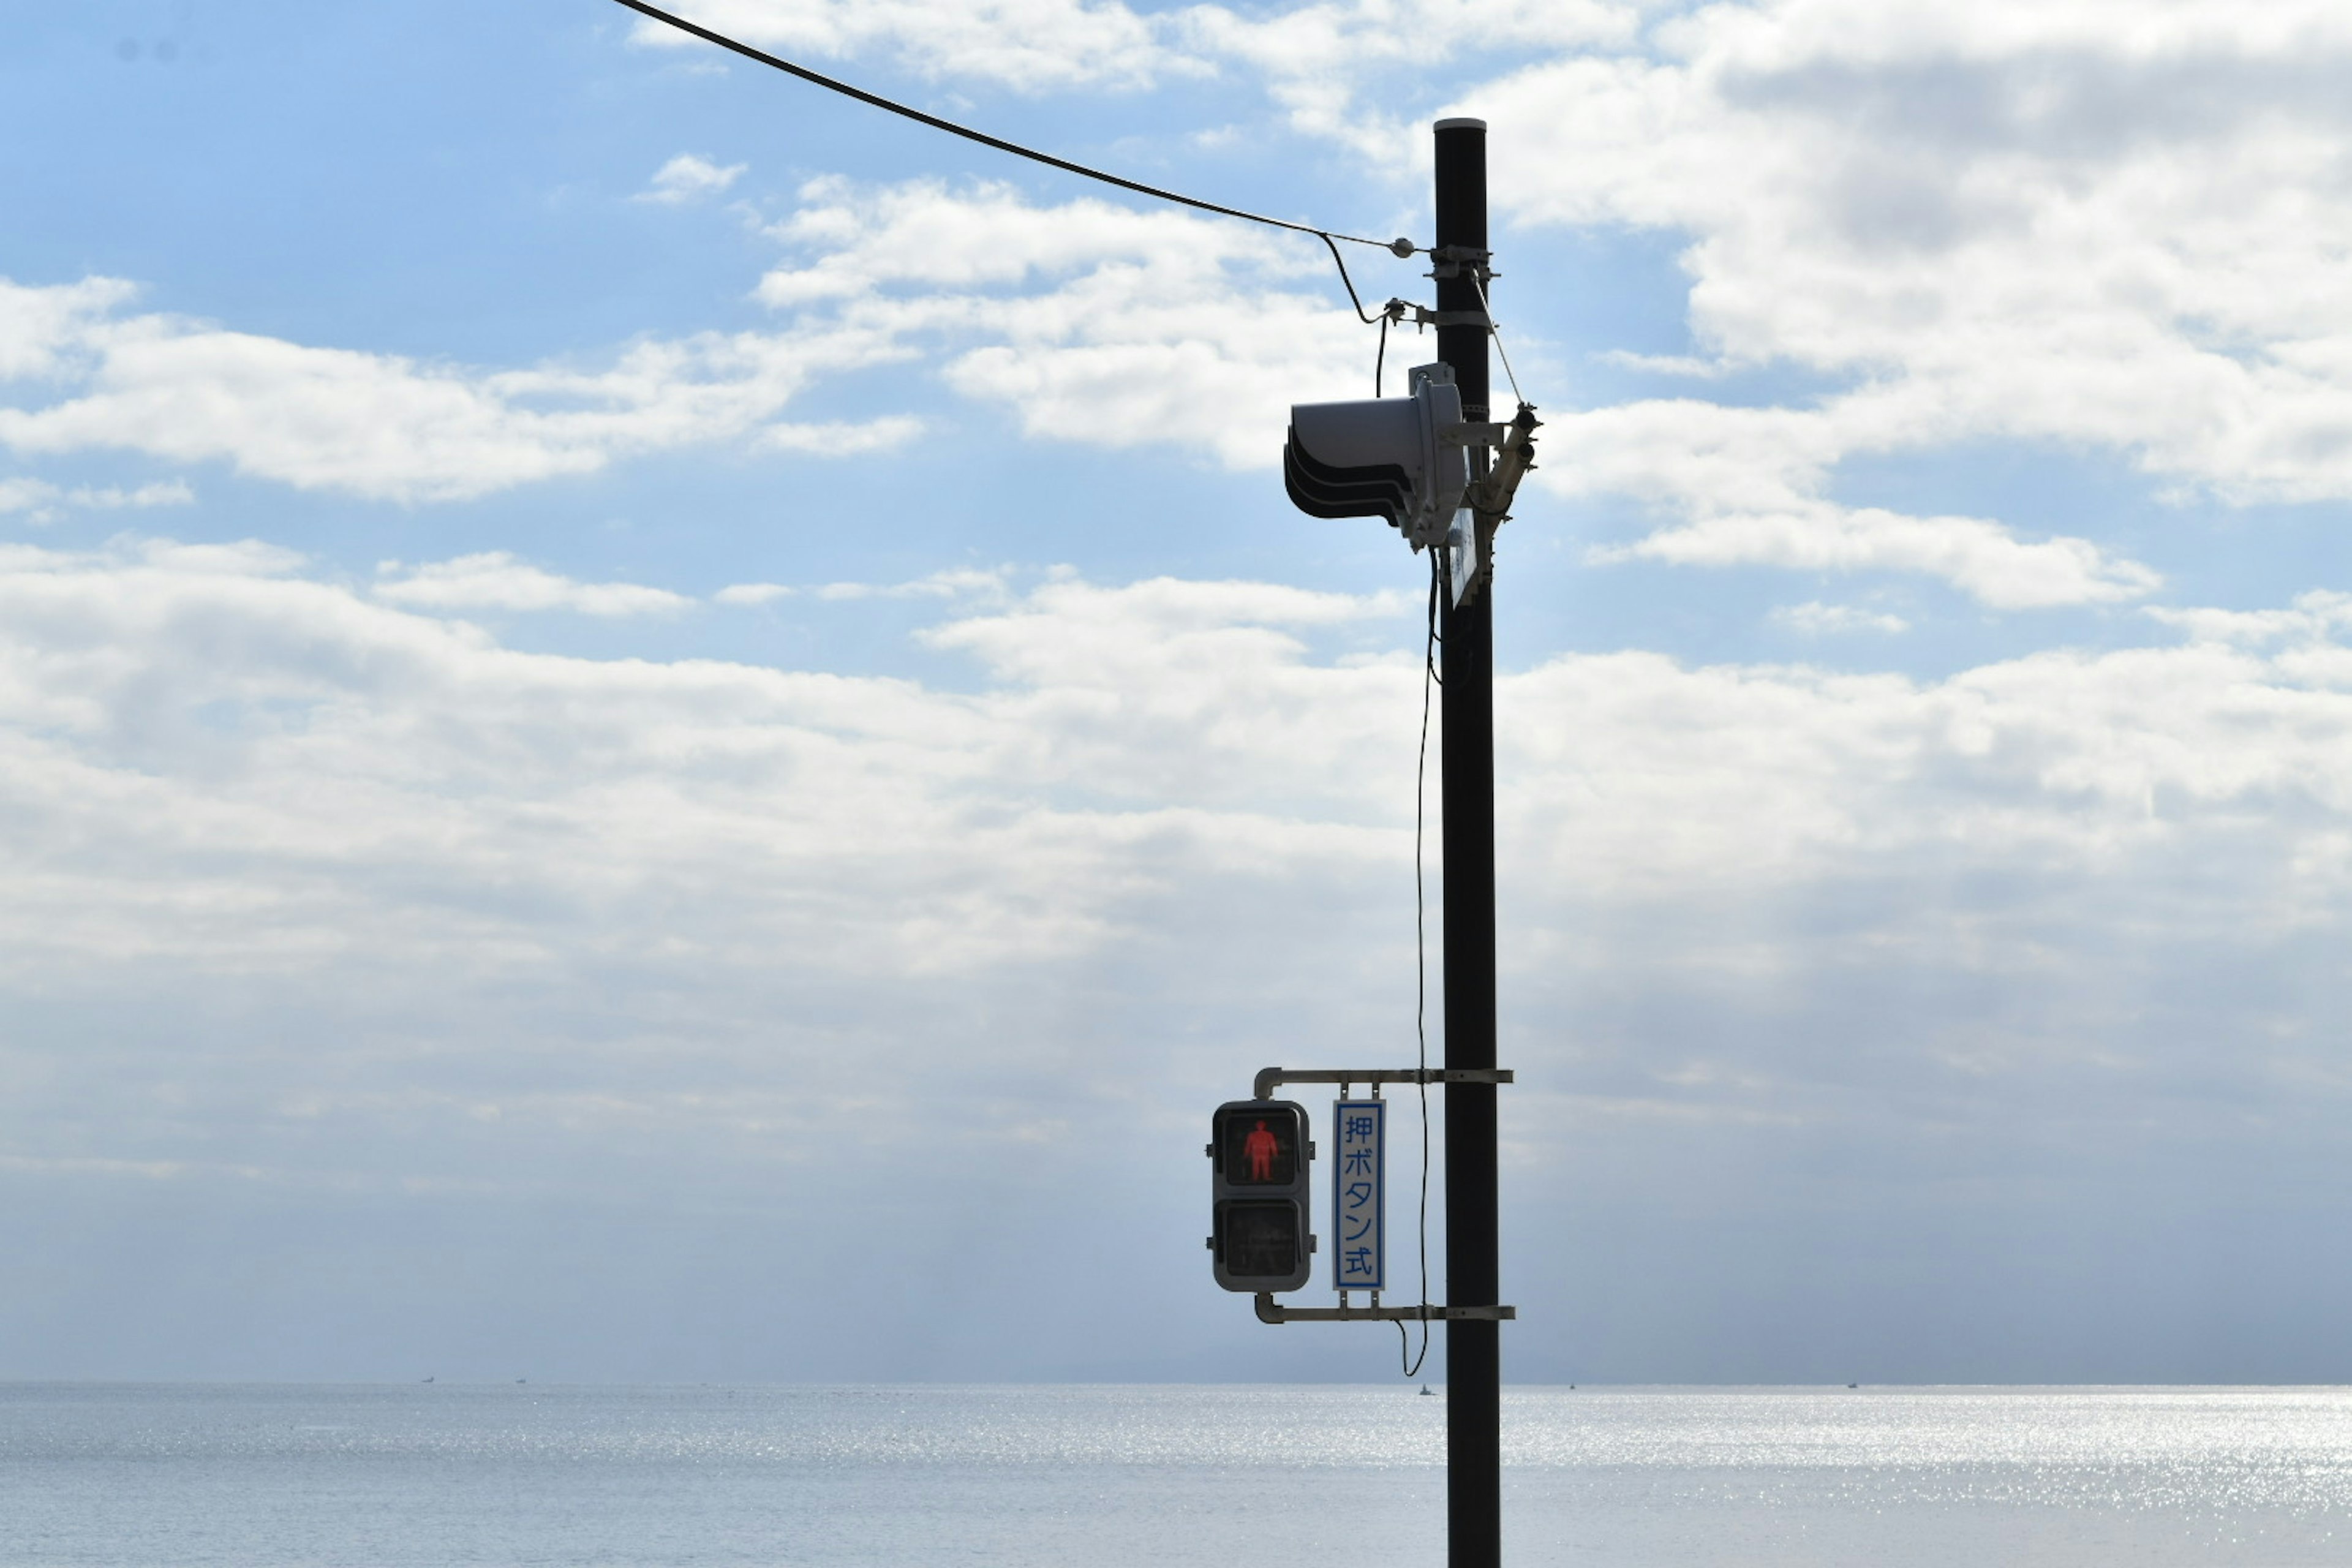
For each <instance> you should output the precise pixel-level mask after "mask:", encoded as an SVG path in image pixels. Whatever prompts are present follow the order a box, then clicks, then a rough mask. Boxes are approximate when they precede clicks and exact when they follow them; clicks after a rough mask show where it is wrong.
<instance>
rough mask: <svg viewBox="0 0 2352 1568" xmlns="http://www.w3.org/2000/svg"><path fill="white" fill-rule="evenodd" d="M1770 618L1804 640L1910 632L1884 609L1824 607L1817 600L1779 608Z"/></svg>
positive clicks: (1906, 622) (1846, 606) (1900, 620)
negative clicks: (1873, 633)
mask: <svg viewBox="0 0 2352 1568" xmlns="http://www.w3.org/2000/svg"><path fill="white" fill-rule="evenodd" d="M1772 619H1773V620H1774V621H1775V622H1776V623H1778V624H1779V625H1781V626H1787V627H1788V628H1789V629H1790V630H1791V631H1796V632H1802V633H1803V634H1804V635H1806V636H1807V637H1822V636H1826V635H1833V634H1836V633H1840V632H1884V633H1885V634H1887V635H1889V636H1892V635H1893V634H1895V633H1896V632H1906V631H1909V630H1910V629H1911V623H1910V622H1908V621H1906V620H1905V619H1904V618H1903V617H1902V616H1897V615H1891V614H1889V613H1888V612H1886V611H1885V610H1865V609H1863V608H1861V607H1859V606H1858V605H1824V604H1822V603H1821V602H1820V601H1819V600H1815V601H1813V602H1811V603H1810V604H1803V605H1780V606H1779V607H1777V608H1776V609H1774V610H1773V612H1772Z"/></svg>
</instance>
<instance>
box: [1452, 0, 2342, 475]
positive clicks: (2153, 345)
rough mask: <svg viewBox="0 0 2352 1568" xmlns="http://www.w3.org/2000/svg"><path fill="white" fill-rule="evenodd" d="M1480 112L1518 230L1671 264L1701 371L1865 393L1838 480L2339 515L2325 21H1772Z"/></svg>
mask: <svg viewBox="0 0 2352 1568" xmlns="http://www.w3.org/2000/svg"><path fill="white" fill-rule="evenodd" d="M1655 38H1656V42H1657V46H1658V47H1657V53H1656V54H1654V55H1651V56H1645V55H1643V54H1623V55H1618V56H1613V57H1582V58H1560V59H1556V60H1552V61H1549V62H1545V63H1542V64H1538V65H1534V66H1530V67H1528V68H1525V69H1524V70H1522V71H1520V72H1519V73H1517V75H1516V76H1514V77H1512V78H1511V79H1507V80H1505V81H1502V82H1498V83H1496V84H1493V85H1492V86H1491V87H1489V88H1488V89H1486V90H1485V91H1483V92H1482V93H1481V94H1480V95H1479V97H1480V102H1481V104H1482V105H1483V106H1484V108H1485V110H1486V112H1487V114H1488V115H1489V117H1490V118H1491V119H1492V120H1493V121H1494V122H1495V125H1496V139H1495V146H1496V158H1497V162H1498V170H1497V184H1496V188H1497V190H1498V191H1500V192H1506V193H1508V195H1507V200H1509V201H1510V202H1511V203H1512V204H1513V205H1514V207H1515V209H1516V213H1517V216H1518V218H1519V219H1520V220H1521V221H1529V220H1532V221H1538V222H1559V223H1570V224H1580V225H1591V224H1601V225H1610V224H1630V225H1634V226H1647V227H1661V228H1667V229H1676V230H1681V231H1684V232H1685V233H1686V234H1688V235H1689V237H1690V246H1689V248H1688V249H1687V250H1686V251H1685V256H1684V263H1685V267H1686V268H1687V269H1688V270H1689V272H1690V274H1691V279H1692V285H1691V319H1692V326H1693V329H1694V331H1695V333H1696V337H1697V338H1698V340H1699V342H1700V343H1701V344H1702V345H1704V347H1705V348H1706V350H1707V351H1708V353H1709V354H1710V355H1711V356H1712V357H1714V358H1715V359H1716V360H1717V361H1718V362H1719V363H1728V364H1734V365H1739V364H1757V363H1770V362H1786V363H1796V364H1801V365H1804V366H1807V367H1811V368H1813V369H1816V370H1820V371H1824V372H1830V373H1834V374H1843V375H1848V376H1853V377H1855V378H1858V379H1859V380H1860V385H1859V386H1858V388H1857V390H1855V391H1854V392H1853V393H1852V394H1850V395H1847V396H1845V397H1843V398H1841V399H1838V400H1836V401H1835V402H1834V403H1833V404H1832V405H1831V410H1830V412H1831V415H1832V417H1831V421H1830V423H1831V426H1832V430H1831V433H1830V435H1831V439H1830V443H1829V447H1828V450H1829V452H1831V453H1832V454H1834V455H1843V454H1845V453H1850V452H1856V451H1890V450H1905V449H1917V448H1921V447H1937V446H1941V445H1944V444H1946V443H1948V442H1951V441H1954V440H1958V439H1963V438H1968V437H1998V438H2015V439H2032V440H2044V441H2047V440H2057V441H2063V442H2068V443H2076V444H2081V445H2084V446H2090V447H2102V448H2106V449H2111V450H2116V451H2121V452H2124V453H2127V454H2129V455H2130V456H2132V457H2133V458H2136V459H2137V461H2138V462H2140V463H2141V464H2142V465H2143V466H2145V467H2146V468H2147V469H2148V470H2149V471H2150V472H2152V473H2154V474H2157V475H2158V476H2162V477H2164V478H2166V479H2172V480H2178V481H2179V482H2182V483H2185V484H2188V485H2190V486H2192V487H2195V488H2197V489H2203V490H2207V491H2210V492H2211V493H2214V494H2217V495H2220V496H2222V497H2225V498H2230V499H2234V500H2253V499H2284V500H2312V499H2320V498H2340V497H2344V496H2347V495H2352V353H2348V352H2347V347H2346V345H2347V343H2352V299H2347V296H2346V295H2345V292H2344V290H2343V289H2341V288H2339V287H2338V286H2337V284H2336V273H2337V271H2338V269H2339V264H2338V260H2337V258H2339V257H2340V256H2341V255H2342V254H2343V252H2344V250H2345V249H2346V247H2347V245H2352V213H2348V212H2347V208H2346V207H2345V205H2344V204H2343V203H2342V202H2341V201H2340V200H2339V199H2337V184H2338V176H2337V174H2336V170H2337V168H2338V167H2339V165H2340V163H2341V161H2342V159H2343V158H2344V157H2345V156H2346V155H2347V152H2352V116H2347V113H2346V112H2345V110H2344V107H2343V103H2342V100H2341V98H2340V95H2337V94H2335V93H2333V92H2332V91H2329V90H2327V89H2325V88H2324V87H2322V86H2321V85H2320V84H2321V83H2322V82H2323V81H2324V80H2326V79H2332V75H2333V74H2334V73H2336V72H2338V71H2340V69H2341V68H2343V67H2344V66H2345V65H2346V64H2347V63H2352V25H2347V21H2346V19H2345V16H2344V15H2343V13H2342V11H2341V8H2340V7H2335V6H2331V5H2320V4H2305V3H2290V4H2283V5H2276V6H2269V7H2265V8H2264V9H2263V16H2262V18H2261V19H2260V21H2259V22H2255V21H2252V19H2250V18H2247V17H2245V16H2242V15H2240V14H2239V13H2237V12H2235V11H2233V10H2231V9H2229V8H2226V7H2216V6H2212V5H2205V4H2187V5H2151V6H2139V7H2109V6H2104V5H2067V6H2048V5H2027V4H2021V3H2015V0H2002V3H2000V4H1993V5H1974V6H1969V7H1966V8H1963V9H1959V10H1955V9H1954V8H1951V7H1946V6H1937V5H1923V4H1892V5H1890V4H1875V3H1874V4H1858V3H1856V0H1780V3H1774V4H1761V5H1715V6H1709V7H1706V8H1705V9H1702V10H1699V11H1696V12H1692V13H1688V14H1685V15H1682V16H1676V17H1675V18H1673V19H1671V20H1668V21H1665V22H1663V23H1662V24H1661V25H1660V26H1659V27H1658V29H1657V31H1656V34H1655Z"/></svg>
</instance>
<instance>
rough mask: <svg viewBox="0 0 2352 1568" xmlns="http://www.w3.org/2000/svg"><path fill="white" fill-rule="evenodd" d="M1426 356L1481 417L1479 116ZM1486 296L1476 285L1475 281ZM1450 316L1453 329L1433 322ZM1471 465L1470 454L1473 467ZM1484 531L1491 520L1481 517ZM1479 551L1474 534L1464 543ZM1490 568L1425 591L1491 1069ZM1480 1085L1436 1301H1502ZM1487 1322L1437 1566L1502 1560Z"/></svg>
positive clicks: (1449, 1408) (1450, 811)
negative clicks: (1434, 603) (1434, 618)
mask: <svg viewBox="0 0 2352 1568" xmlns="http://www.w3.org/2000/svg"><path fill="white" fill-rule="evenodd" d="M1436 195H1437V230H1436V245H1435V247H1434V248H1435V252H1436V255H1435V260H1436V263H1437V265H1436V274H1437V310H1438V313H1439V316H1440V318H1441V321H1440V324H1439V326H1438V329H1437V357H1438V358H1439V359H1441V360H1443V361H1444V362H1445V363H1447V364H1449V365H1451V366H1453V367H1454V384H1455V385H1456V386H1458V387H1460V388H1461V390H1462V417H1463V418H1465V419H1467V420H1471V421H1474V422H1475V421H1481V420H1491V419H1492V418H1494V414H1493V412H1492V411H1491V408H1490V407H1489V405H1488V401H1487V387H1486V339H1487V335H1488V327H1487V326H1486V304H1485V302H1484V301H1483V300H1480V298H1479V286H1480V281H1481V280H1482V279H1483V275H1484V273H1485V271H1486V259H1487V252H1486V121H1483V120H1441V121H1438V122H1437V193H1436ZM1490 291H1491V289H1490ZM1449 321H1451V322H1457V323H1461V324H1447V323H1448V322H1449ZM1484 468H1485V464H1484V462H1483V460H1482V461H1481V463H1480V472H1481V473H1483V472H1484ZM1481 526H1482V527H1484V526H1490V525H1484V524H1482V525H1481ZM1477 544H1478V546H1479V549H1478V553H1479V555H1480V556H1481V557H1482V558H1484V557H1486V555H1487V551H1486V541H1485V540H1483V539H1482V540H1479V541H1477ZM1494 591H1495V590H1494V583H1493V580H1492V577H1491V575H1490V576H1489V577H1488V579H1487V580H1486V582H1483V583H1475V584H1472V587H1471V590H1470V592H1469V593H1468V594H1467V595H1465V597H1464V600H1463V602H1462V603H1461V604H1459V605H1455V604H1454V603H1453V602H1452V598H1453V596H1452V595H1450V594H1441V595H1439V601H1440V603H1442V604H1444V605H1445V606H1446V608H1445V612H1444V644H1445V651H1444V665H1443V667H1442V668H1444V674H1445V687H1444V699H1443V703H1444V705H1443V707H1442V709H1441V712H1442V713H1443V714H1444V731H1443V740H1442V745H1443V749H1442V753H1441V756H1442V762H1441V777H1442V779H1443V781H1444V783H1443V789H1444V845H1445V1065H1446V1067H1447V1068H1449V1069H1451V1068H1493V1067H1494V1066H1495V599H1494ZM1495 1190H1496V1147H1495V1089H1494V1086H1493V1085H1492V1084H1490V1083H1458V1084H1454V1085H1451V1086H1449V1087H1448V1088H1447V1089H1446V1091H1445V1300H1447V1301H1448V1302H1449V1303H1450V1304H1453V1305H1454V1306H1463V1307H1479V1306H1492V1305H1494V1304H1495V1303H1496V1302H1497V1301H1499V1300H1502V1297H1501V1295H1500V1286H1501V1280H1500V1279H1499V1273H1500V1269H1499V1267H1498V1263H1497V1256H1496V1255H1497V1252H1498V1250H1499V1247H1498V1239H1499V1238H1498V1235H1497V1226H1496V1198H1495ZM1501 1329H1502V1325H1501V1324H1500V1323H1497V1322H1495V1321H1491V1320H1488V1321H1460V1320H1449V1321H1447V1322H1446V1325H1445V1394H1446V1410H1445V1464H1446V1483H1445V1541H1446V1561H1447V1563H1448V1564H1449V1565H1450V1568H1499V1564H1500V1563H1501V1562H1502V1557H1503V1521H1502V1514H1503V1409H1502V1405H1503V1388H1502V1383H1503V1373H1502V1334H1501Z"/></svg>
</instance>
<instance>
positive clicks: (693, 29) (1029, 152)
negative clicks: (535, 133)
mask: <svg viewBox="0 0 2352 1568" xmlns="http://www.w3.org/2000/svg"><path fill="white" fill-rule="evenodd" d="M617 3H618V4H620V5H626V6H627V7H628V8H629V9H630V10H632V11H635V12H636V13H638V14H639V15H640V16H650V17H652V18H653V19H654V20H655V21H656V22H663V23H667V25H668V26H673V27H676V28H677V30H678V31H679V32H681V33H691V34H692V35H694V37H698V38H700V39H702V40H703V41H704V42H705V43H711V44H716V45H718V46H719V47H720V48H722V49H731V50H733V51H734V52H735V53H736V54H739V55H741V56H742V57H743V58H745V59H747V60H757V61H758V62H759V63H760V64H761V65H763V66H768V67H771V68H774V69H776V70H780V71H782V72H783V73H784V74H786V75H787V76H796V77H798V78H800V79H802V80H803V81H805V82H813V83H814V84H815V85H816V86H818V87H821V88H824V89H825V90H827V91H828V92H837V93H840V94H841V95H842V96H843V97H845V98H854V99H856V100H857V101H858V102H860V103H866V104H871V105H872V106H873V107H875V108H876V109H879V110H885V111H887V112H888V113H891V114H896V115H898V116H899V117H900V118H901V119H906V120H911V121H915V123H917V124H918V125H928V126H929V127H930V128H931V129H932V130H934V131H944V132H947V133H948V134H949V135H950V136H961V137H962V138H963V139H964V140H965V141H967V142H979V143H980V144H981V145H982V146H983V147H993V148H995V149H996V150H997V151H998V152H1000V153H1012V154H1013V156H1014V157H1016V158H1026V159H1028V160H1029V161H1030V162H1031V163H1043V164H1045V165H1046V166H1047V167H1048V168H1053V169H1060V170H1062V171H1063V172H1064V173H1066V174H1076V175H1079V176H1081V177H1082V178H1085V179H1089V180H1099V181H1101V182H1102V183H1103V184H1106V185H1117V186H1118V188H1119V189H1121V190H1124V191H1133V192H1135V193H1137V194H1138V195H1146V196H1154V197H1157V198H1158V199H1159V200H1160V201H1163V202H1174V203H1176V204H1177V205H1180V206H1188V207H1195V208H1198V209H1199V210H1200V211H1202V212H1204V213H1215V214H1217V215H1218V216H1222V217H1237V218H1240V219H1242V220H1244V222H1247V223H1262V224H1265V226H1267V227H1269V228H1286V229H1289V230H1290V231H1291V232H1292V233H1294V234H1311V235H1313V236H1314V237H1316V238H1318V239H1319V240H1321V241H1322V242H1323V243H1324V244H1326V245H1328V246H1330V247H1331V259H1332V260H1334V261H1338V260H1339V247H1338V246H1337V245H1335V244H1333V243H1332V242H1333V241H1335V240H1341V239H1344V240H1346V241H1347V242H1348V243H1349V244H1350V245H1371V246H1378V247H1380V248H1381V249H1382V250H1385V251H1389V252H1390V253H1391V254H1392V255H1395V256H1397V257H1399V258H1404V257H1409V256H1411V255H1412V254H1413V253H1414V252H1415V251H1416V250H1420V249H1423V248H1424V247H1420V246H1416V245H1414V244H1413V243H1412V241H1411V240H1409V239H1396V240H1386V239H1366V238H1365V237H1363V236H1361V235H1357V234H1341V233H1339V231H1338V230H1336V229H1328V228H1317V227H1316V226H1314V225H1313V224H1307V223H1292V222H1290V221H1288V220H1287V219H1285V218H1278V217H1267V216H1265V215H1264V214H1262V213H1253V212H1244V211H1243V210H1242V209H1241V208H1239V207H1229V206H1221V205H1218V204H1217V203H1215V202H1204V201H1202V199H1201V198H1200V197H1198V196H1188V195H1184V194H1183V193H1181V192H1180V191H1169V190H1162V189H1161V188H1160V186H1158V185H1147V184H1143V183H1142V182H1141V181H1139V180H1130V179H1128V178H1126V177H1125V176H1123V175H1119V174H1108V173H1107V172H1105V171H1104V170H1101V169H1090V168H1088V167H1087V165H1086V164H1084V163H1072V162H1070V161H1069V160H1068V159H1067V158H1056V157H1055V156H1054V154H1052V153H1040V152H1038V151H1037V150H1036V149H1035V148H1034V147H1024V146H1022V145H1021V144H1020V143H1019V142H1007V141H1005V140H1004V139H1003V137H1001V136H991V135H989V134H988V133H987V132H984V131H974V130H973V129H971V127H970V126H968V125H958V124H957V123H956V122H955V121H952V120H942V119H940V117H939V116H938V115H936V114H926V113H924V112H923V111H922V110H919V109H914V108H910V107H908V105H906V104H903V103H898V102H894V101H893V100H889V99H887V98H884V97H882V96H881V95H880V94H879V93H872V92H868V91H866V89H864V88H860V87H852V86H850V85H849V84H848V83H847V82H845V81H838V80H836V79H834V78H832V77H829V76H825V75H823V74H821V73H819V72H817V71H813V70H811V69H809V68H808V67H806V66H799V65H794V64H793V62H792V61H790V60H787V59H780V58H777V57H776V56H774V55H772V54H769V53H768V52H766V51H765V50H763V49H755V48H753V47H751V45H749V44H746V43H743V42H741V41H740V40H738V39H735V38H730V37H728V36H727V35H726V34H724V33H714V32H712V31H711V30H710V29H709V28H708V27H705V26H701V25H700V24H698V23H695V22H689V21H688V20H687V19H686V18H685V17H683V16H672V15H671V14H670V13H669V12H667V11H665V10H662V9H661V8H660V7H659V6H656V5H646V3H645V0H617ZM1339 277H1340V279H1341V280H1342V281H1343V282H1344V281H1346V279H1347V277H1348V268H1347V264H1346V263H1344V262H1341V263H1340V267H1339ZM1348 298H1349V299H1350V300H1355V305H1356V314H1358V315H1359V316H1364V302H1363V301H1362V300H1358V299H1356V286H1355V285H1354V284H1353V283H1349V284H1348ZM1371 320H1372V318H1371V317H1370V316H1364V321H1365V322H1366V324H1368V325H1369V324H1370V321H1371Z"/></svg>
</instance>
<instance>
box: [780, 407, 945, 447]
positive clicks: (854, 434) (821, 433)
mask: <svg viewBox="0 0 2352 1568" xmlns="http://www.w3.org/2000/svg"><path fill="white" fill-rule="evenodd" d="M922 433H923V422H922V421H921V420H920V419H918V418H916V417H914V416H912V415H906V414H891V415H885V416H883V417H881V418H878V419H867V420H863V421H860V422H856V423H851V422H848V421H835V422H832V423H829V424H815V425H771V426H768V427H767V428H766V429H764V430H762V431H761V432H760V435H759V438H758V440H757V442H756V445H758V446H761V447H768V448H770V449H772V450H775V451H782V452H806V453H808V454H810V455H811V456H813V457H835V458H860V457H864V456H866V454H867V453H870V452H887V451H889V450H890V449H891V448H893V447H903V446H905V445H906V444H907V443H908V442H909V441H911V440H913V439H914V438H915V437H918V436H919V435H921V434H922Z"/></svg>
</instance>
